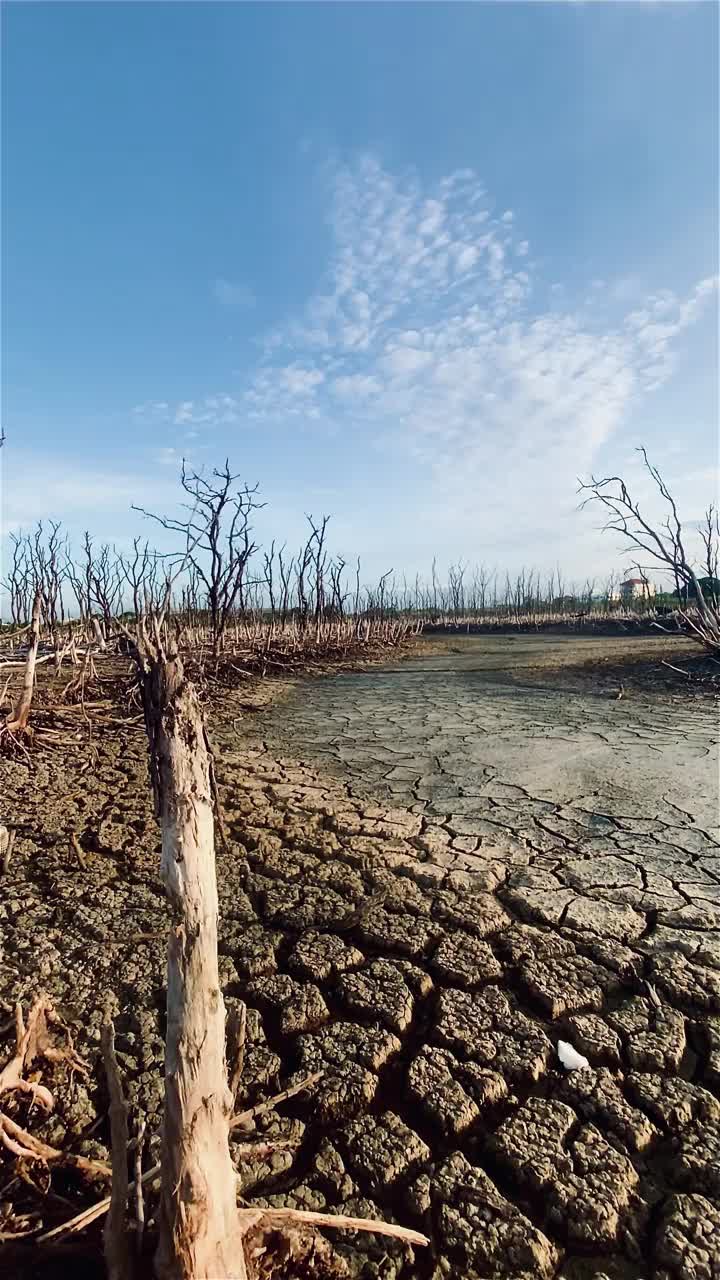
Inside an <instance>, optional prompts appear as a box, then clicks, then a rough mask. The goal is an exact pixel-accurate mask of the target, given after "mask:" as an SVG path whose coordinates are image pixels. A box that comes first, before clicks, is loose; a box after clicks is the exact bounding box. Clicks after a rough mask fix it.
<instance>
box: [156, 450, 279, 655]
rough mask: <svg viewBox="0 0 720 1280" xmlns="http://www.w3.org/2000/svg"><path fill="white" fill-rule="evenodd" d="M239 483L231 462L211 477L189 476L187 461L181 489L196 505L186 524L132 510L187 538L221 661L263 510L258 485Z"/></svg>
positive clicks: (189, 557)
mask: <svg viewBox="0 0 720 1280" xmlns="http://www.w3.org/2000/svg"><path fill="white" fill-rule="evenodd" d="M238 479H239V477H238V476H236V475H233V474H232V472H231V471H230V465H229V462H228V459H227V458H226V459H225V465H224V466H223V467H222V468H217V467H215V468H213V470H212V472H211V474H210V476H209V477H207V476H204V475H202V474H200V473H198V472H195V471H187V470H186V468H185V462H184V461H183V467H182V473H181V483H182V487H183V489H184V491H185V493H186V494H188V496H189V497H190V498H191V499H192V503H191V504H185V506H186V508H187V509H188V510H189V515H188V517H187V518H186V519H176V518H175V517H171V516H159V515H156V514H155V513H154V512H152V511H145V510H144V509H143V508H142V507H133V510H134V511H140V512H141V514H142V515H144V516H147V517H148V518H149V519H151V520H156V521H157V523H158V524H160V525H162V527H163V529H169V530H172V531H173V532H175V533H181V534H182V535H183V538H184V540H185V547H184V548H183V555H184V557H185V559H186V561H187V563H189V564H191V565H192V566H193V568H194V570H195V573H196V574H197V576H198V578H199V579H200V581H201V582H202V584H203V586H204V588H205V592H206V604H207V609H208V613H209V616H210V633H211V640H212V650H213V657H214V658H215V659H216V660H217V658H218V657H219V655H220V652H221V650H222V645H223V639H224V636H225V631H226V628H227V624H228V621H229V619H230V617H231V616H232V613H233V610H234V609H235V607H236V604H238V603H239V604H240V605H241V606H242V602H243V590H244V587H245V583H246V573H247V567H248V564H249V561H250V559H251V557H252V555H253V554H254V552H255V551H256V549H257V548H256V545H255V543H254V542H253V541H252V538H251V533H252V529H251V526H250V517H251V515H252V512H253V511H257V510H259V508H260V507H262V506H263V505H264V504H263V503H260V502H256V501H255V495H256V494H257V491H258V485H255V486H254V487H252V488H250V487H249V486H248V485H242V486H239V487H236V484H237V481H238Z"/></svg>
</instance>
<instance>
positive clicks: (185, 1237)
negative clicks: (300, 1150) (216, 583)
mask: <svg viewBox="0 0 720 1280" xmlns="http://www.w3.org/2000/svg"><path fill="white" fill-rule="evenodd" d="M143 692H144V703H145V718H146V727H147V732H148V737H149V740H150V750H151V774H152V781H153V787H154V791H155V797H156V804H157V809H158V816H159V817H160V820H161V824H162V865H161V876H162V880H163V883H164V885H165V889H166V891H167V894H168V897H169V899H170V903H171V906H172V911H173V917H174V923H173V927H172V930H171V935H170V943H169V948H168V989H167V1034H166V1041H165V1109H164V1120H163V1138H162V1181H161V1193H160V1194H161V1206H160V1222H159V1244H158V1252H157V1255H156V1263H155V1265H156V1272H157V1274H158V1276H160V1277H162V1280H218V1278H219V1277H223V1280H225V1278H226V1277H227V1280H245V1278H246V1276H247V1270H246V1267H245V1260H244V1252H243V1247H242V1239H241V1234H240V1221H239V1216H238V1211H237V1208H236V1175H235V1171H234V1169H233V1165H232V1161H231V1159H230V1150H229V1143H228V1135H229V1123H230V1117H231V1112H232V1097H231V1094H230V1089H229V1086H228V1081H227V1071H226V1066H225V1006H224V1003H223V998H222V994H221V991H220V985H219V980H218V957H217V916H218V904H217V887H216V880H215V852H214V841H213V810H212V796H211V788H210V763H209V756H208V749H207V743H206V737H205V729H204V725H203V719H202V712H201V709H200V705H199V702H198V699H197V695H196V693H195V690H194V688H193V686H192V685H191V684H190V683H189V682H187V681H185V679H184V676H183V669H182V663H181V662H180V659H179V657H177V656H172V657H170V658H169V659H165V658H164V657H162V658H157V659H156V658H153V659H152V660H150V661H149V662H147V661H146V663H145V670H144V690H143Z"/></svg>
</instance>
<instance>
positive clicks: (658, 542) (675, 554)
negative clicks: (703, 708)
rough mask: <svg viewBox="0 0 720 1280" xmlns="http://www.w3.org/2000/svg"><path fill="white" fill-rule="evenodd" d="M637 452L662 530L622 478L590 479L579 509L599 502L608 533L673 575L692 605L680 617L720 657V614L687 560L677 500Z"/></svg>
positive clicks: (709, 555) (710, 550) (714, 544)
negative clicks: (658, 504) (658, 502)
mask: <svg viewBox="0 0 720 1280" xmlns="http://www.w3.org/2000/svg"><path fill="white" fill-rule="evenodd" d="M638 453H640V454H641V455H642V459H643V462H644V464H645V467H646V470H647V471H648V473H649V474H650V476H651V477H652V479H653V481H654V483H655V485H656V487H657V489H658V491H659V493H660V496H661V497H662V499H663V501H664V503H665V507H666V511H667V514H666V516H665V518H664V520H663V521H662V522H661V524H660V527H659V528H655V527H653V525H651V524H650V523H649V522H648V520H646V518H645V516H644V515H643V514H642V512H641V510H640V507H639V505H638V503H637V502H636V501H635V500H634V499H633V497H632V495H631V494H630V491H629V490H628V488H627V485H626V484H625V481H624V480H623V479H622V477H621V476H606V477H604V478H603V479H600V480H598V479H597V478H596V477H595V476H592V477H591V478H590V480H589V481H588V482H586V483H581V484H580V489H579V492H580V493H586V494H587V495H588V496H587V497H586V498H585V499H584V500H583V502H582V503H581V507H585V506H587V504H588V503H589V502H599V503H600V504H601V505H602V506H603V507H605V509H606V511H608V512H609V513H610V514H609V519H608V521H607V523H606V524H605V526H604V528H605V529H612V530H613V531H614V532H615V533H620V534H622V536H623V537H624V538H625V539H626V540H627V541H628V543H629V544H630V545H631V546H632V547H633V548H635V550H636V551H637V550H640V551H643V552H645V554H646V555H649V556H650V557H651V559H652V560H653V562H654V563H655V564H656V565H660V566H662V567H663V568H664V569H666V570H669V571H670V572H671V573H672V575H673V577H674V579H675V586H676V590H677V593H678V596H679V597H680V598H681V599H682V597H683V594H684V595H685V597H686V599H687V601H688V605H687V606H686V607H685V608H684V609H681V610H679V613H680V617H681V619H682V620H683V621H684V623H685V625H686V626H687V628H688V630H689V631H691V632H692V634H693V635H694V636H695V637H696V638H697V639H698V640H699V641H700V642H701V644H703V645H704V646H705V648H706V649H707V650H708V652H710V653H711V654H715V655H717V654H718V653H720V610H718V607H717V605H714V604H713V603H708V601H707V600H706V599H705V596H704V593H703V590H702V587H701V585H700V582H699V581H698V576H697V573H696V571H695V568H694V565H693V563H692V562H691V560H690V559H689V558H688V554H687V551H686V548H685V540H684V533H683V527H682V522H681V520H680V516H679V515H678V509H677V504H676V502H675V499H674V498H673V496H672V494H671V493H670V490H669V489H668V487H667V485H666V483H665V481H664V480H663V478H662V476H661V475H660V472H659V471H658V469H657V467H654V466H653V465H652V463H651V462H650V460H649V459H648V456H647V453H646V451H645V449H644V448H641V449H638ZM713 510H714V509H713V508H712V507H711V509H710V512H711V518H710V520H709V522H708V526H707V537H708V541H707V542H706V543H705V552H706V560H707V561H708V562H709V563H710V564H713V563H716V560H717V548H718V532H719V531H718V526H717V518H716V519H715V523H714V525H713V520H712V511H713ZM714 557H715V558H714ZM690 602H692V606H694V607H691V606H690Z"/></svg>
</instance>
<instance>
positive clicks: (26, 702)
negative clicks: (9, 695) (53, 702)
mask: <svg viewBox="0 0 720 1280" xmlns="http://www.w3.org/2000/svg"><path fill="white" fill-rule="evenodd" d="M41 603H42V592H41V590H40V587H37V588H36V590H35V599H34V601H33V609H32V621H31V623H30V648H29V649H28V655H27V659H26V661H25V674H24V676H23V685H22V689H21V690H20V697H19V698H18V700H17V702H16V704H15V707H14V710H13V713H12V716H11V717H10V719H9V720H6V722H5V728H6V729H7V730H8V731H9V732H10V733H18V732H20V733H22V732H23V731H24V730H25V729H26V728H27V722H28V719H29V717H30V707H31V706H32V696H33V689H34V688H35V663H36V662H37V651H38V645H39V643H40V605H41Z"/></svg>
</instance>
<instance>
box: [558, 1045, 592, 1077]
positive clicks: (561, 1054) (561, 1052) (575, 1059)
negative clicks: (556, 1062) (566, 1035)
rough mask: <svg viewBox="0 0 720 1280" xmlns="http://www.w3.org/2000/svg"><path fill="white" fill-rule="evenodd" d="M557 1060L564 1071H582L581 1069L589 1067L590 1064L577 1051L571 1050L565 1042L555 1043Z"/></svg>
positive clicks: (570, 1046)
mask: <svg viewBox="0 0 720 1280" xmlns="http://www.w3.org/2000/svg"><path fill="white" fill-rule="evenodd" d="M557 1051H558V1058H559V1059H560V1061H561V1062H562V1064H563V1066H564V1068H565V1070H566V1071H582V1069H583V1067H589V1066H590V1063H589V1062H588V1060H587V1058H583V1056H582V1054H581V1053H578V1051H577V1049H573V1047H572V1045H571V1044H568V1042H567V1040H558V1043H557Z"/></svg>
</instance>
